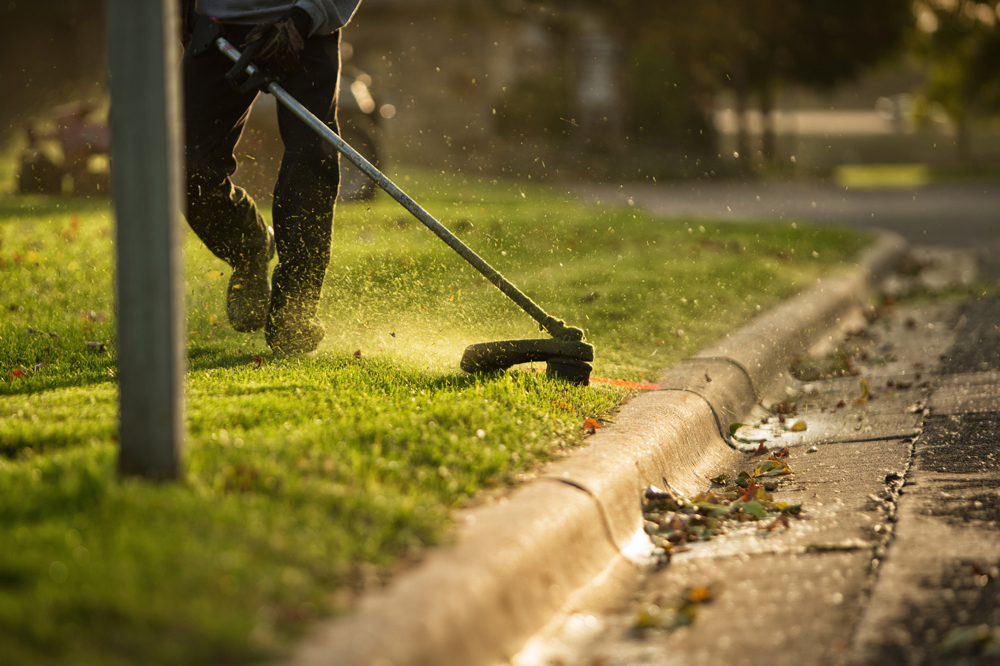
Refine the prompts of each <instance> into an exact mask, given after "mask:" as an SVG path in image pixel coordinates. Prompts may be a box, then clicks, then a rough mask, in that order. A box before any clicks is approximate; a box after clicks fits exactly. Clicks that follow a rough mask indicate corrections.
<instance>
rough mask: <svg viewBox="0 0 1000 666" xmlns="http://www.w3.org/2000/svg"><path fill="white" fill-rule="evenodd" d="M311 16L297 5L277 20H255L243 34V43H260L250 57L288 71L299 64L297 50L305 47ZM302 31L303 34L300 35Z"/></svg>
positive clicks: (265, 64) (266, 65) (268, 65)
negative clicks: (256, 21)
mask: <svg viewBox="0 0 1000 666" xmlns="http://www.w3.org/2000/svg"><path fill="white" fill-rule="evenodd" d="M311 23H312V19H311V18H310V16H309V14H308V13H307V12H306V11H305V10H304V9H301V8H300V7H293V8H292V10H291V11H290V12H288V14H287V15H286V16H284V17H282V18H280V19H278V20H277V21H264V22H263V23H258V24H257V25H255V26H254V27H253V29H252V30H250V32H249V33H247V38H246V41H244V43H243V46H244V47H247V46H249V45H250V44H253V43H254V42H261V46H260V47H259V50H258V51H257V55H256V56H255V57H254V60H257V61H258V62H259V63H260V64H262V65H264V66H265V67H272V68H275V69H278V70H281V71H283V72H290V71H292V70H293V69H295V66H296V65H298V64H299V52H300V51H302V49H303V47H305V37H308V34H309V28H310V27H311ZM303 33H305V34H304V35H303Z"/></svg>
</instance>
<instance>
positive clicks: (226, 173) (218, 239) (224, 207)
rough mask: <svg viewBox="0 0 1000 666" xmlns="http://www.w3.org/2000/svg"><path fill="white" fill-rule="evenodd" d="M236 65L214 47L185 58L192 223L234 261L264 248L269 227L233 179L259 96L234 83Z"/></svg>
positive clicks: (230, 32)
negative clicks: (241, 141) (237, 149)
mask: <svg viewBox="0 0 1000 666" xmlns="http://www.w3.org/2000/svg"><path fill="white" fill-rule="evenodd" d="M247 30H249V28H248V27H246V26H233V27H229V28H227V32H226V36H227V37H228V38H229V39H230V40H231V41H233V42H234V43H241V42H242V41H243V39H242V38H243V33H245V32H246V31H247ZM237 33H239V34H237ZM231 66H232V63H231V62H230V61H229V59H228V58H227V57H226V56H224V55H223V54H222V53H220V52H219V51H217V50H216V49H214V48H213V49H211V50H209V51H208V52H206V53H204V54H202V55H199V56H197V57H192V56H190V55H187V54H185V56H184V59H183V71H184V117H185V121H186V127H185V149H186V151H185V152H186V159H187V200H188V206H187V219H188V224H190V225H191V229H192V230H194V232H195V233H196V234H197V235H198V237H199V238H201V240H202V241H203V242H204V243H205V245H206V246H208V249H210V250H211V251H212V252H213V253H214V254H215V255H216V256H217V257H219V258H220V259H222V260H223V261H226V262H227V263H229V264H230V265H233V264H239V263H240V262H242V261H247V260H249V259H251V258H253V257H255V256H257V255H259V254H260V251H261V249H262V248H263V247H265V246H266V243H267V227H266V225H265V224H264V220H263V219H262V218H261V216H260V212H259V211H258V210H257V206H256V205H255V204H254V202H253V199H251V198H250V196H249V195H248V194H247V193H246V192H245V191H244V190H243V189H242V188H239V187H236V186H235V185H233V182H232V180H230V176H231V175H232V174H233V173H235V171H236V157H235V156H234V155H233V150H234V149H235V147H236V144H237V142H238V141H239V139H240V135H241V134H242V133H243V126H244V124H245V123H246V119H247V116H248V115H249V113H250V105H251V104H253V100H254V98H255V97H256V93H255V92H251V93H248V94H243V95H241V94H240V93H239V92H237V91H236V90H234V89H233V88H232V87H231V86H230V85H229V83H228V82H227V81H226V76H225V75H226V72H227V71H229V68H230V67H231Z"/></svg>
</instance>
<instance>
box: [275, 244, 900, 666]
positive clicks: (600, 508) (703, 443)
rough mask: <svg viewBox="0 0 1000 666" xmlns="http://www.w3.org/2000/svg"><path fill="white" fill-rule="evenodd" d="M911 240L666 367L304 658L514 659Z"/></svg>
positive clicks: (609, 565) (450, 662) (691, 485)
mask: <svg viewBox="0 0 1000 666" xmlns="http://www.w3.org/2000/svg"><path fill="white" fill-rule="evenodd" d="M906 247H907V245H906V242H905V241H904V240H903V239H902V237H900V236H898V235H895V234H882V235H881V236H880V237H879V239H878V240H877V242H876V244H875V245H874V246H873V247H872V248H870V249H869V250H868V251H867V252H865V253H864V254H863V255H862V256H861V257H860V260H859V263H858V266H857V268H856V269H855V270H854V271H852V272H851V273H850V275H848V276H846V277H839V278H826V279H823V280H821V281H820V282H819V283H818V284H817V285H816V286H815V287H814V288H812V289H810V290H809V291H807V292H805V293H803V294H800V295H799V296H796V297H794V298H792V299H790V300H788V301H786V302H785V303H783V304H782V305H780V306H779V307H777V308H775V309H774V310H771V311H769V312H767V313H765V314H764V315H762V316H761V317H759V318H757V319H756V320H755V321H753V322H752V323H751V324H749V325H748V326H746V327H744V328H742V329H740V330H739V331H737V332H735V333H733V334H731V335H729V336H727V337H726V338H724V339H722V340H720V341H719V342H717V343H716V344H713V345H712V346H710V347H709V348H707V349H705V350H704V351H702V352H700V353H699V354H697V355H695V356H693V357H691V358H690V359H688V360H686V361H684V362H682V363H681V364H680V365H678V366H676V367H674V368H672V369H670V370H669V371H667V372H666V373H665V374H664V375H663V377H662V378H661V379H660V381H659V384H660V385H661V386H662V387H663V390H660V391H650V392H646V393H643V394H641V395H639V396H637V397H636V398H635V399H633V400H631V401H630V402H629V403H628V404H626V405H625V406H624V407H623V408H622V411H621V413H620V414H619V416H618V418H617V420H616V423H615V426H614V427H613V428H606V429H602V430H600V431H598V434H596V435H594V436H593V437H591V438H590V439H589V441H588V446H587V447H586V448H584V449H582V450H581V451H580V452H579V453H578V454H576V455H574V456H572V457H570V458H567V459H565V460H563V461H560V462H558V463H555V464H553V465H551V466H549V467H548V468H547V470H546V471H547V474H546V475H545V476H544V477H540V478H539V479H538V480H536V481H534V482H532V483H529V484H527V485H525V486H523V487H521V488H519V489H518V490H516V491H515V492H514V493H512V494H511V496H510V497H509V499H507V500H506V501H501V502H499V503H497V504H495V505H492V506H486V507H482V508H480V509H477V510H475V511H473V512H471V513H470V514H469V516H468V519H467V520H466V521H465V524H464V525H462V526H460V528H459V529H458V534H457V539H456V543H455V544H454V545H452V546H449V547H444V548H440V549H437V550H435V551H433V552H432V553H430V555H429V556H428V558H427V560H426V561H425V562H424V563H423V564H421V565H420V566H419V567H418V568H417V569H415V570H414V571H412V572H410V573H408V574H406V575H404V576H402V577H400V578H399V580H397V581H395V582H394V583H393V584H391V585H390V586H389V587H388V588H386V589H385V590H383V591H380V592H377V593H374V594H371V595H369V596H367V597H366V598H365V599H363V600H362V602H361V603H360V604H359V607H358V608H357V609H356V610H355V611H354V612H353V613H352V614H351V615H350V616H348V617H346V618H342V619H338V620H333V621H329V622H324V623H320V625H319V626H318V627H316V629H315V630H314V631H313V632H311V634H310V635H309V636H308V637H307V638H306V639H305V640H304V641H303V642H302V643H301V644H300V645H299V646H298V648H297V649H296V651H295V653H294V655H293V656H292V658H291V659H290V660H289V661H288V662H287V663H290V664H294V665H295V666H314V665H319V664H324V665H326V664H336V665H337V666H362V665H363V666H390V665H391V666H423V665H427V666H431V665H433V666H473V665H476V664H482V665H489V664H496V663H498V662H503V661H505V660H507V659H509V658H511V657H512V656H513V655H515V654H516V653H517V652H518V651H519V650H521V648H522V647H523V646H524V645H525V642H526V641H528V640H529V639H530V638H531V637H532V636H533V635H534V634H535V633H536V632H538V631H539V630H540V629H541V628H542V627H544V626H545V625H546V624H547V623H549V622H550V621H551V620H552V619H553V618H554V617H556V616H557V614H558V613H559V612H560V611H563V610H565V609H566V608H567V607H568V606H571V605H572V604H573V603H574V601H575V600H576V599H578V598H579V597H580V596H581V595H583V594H586V591H587V590H588V586H589V585H590V583H591V582H592V581H594V580H595V579H599V578H601V577H602V576H604V577H607V576H613V575H614V572H615V570H616V568H620V566H621V564H622V562H623V561H628V560H630V559H631V558H632V555H631V554H630V553H632V552H635V547H636V545H638V544H639V543H640V542H644V543H645V545H646V546H647V547H648V540H646V539H645V538H644V537H643V535H642V514H641V500H640V497H641V493H642V490H643V489H644V488H645V487H646V486H647V485H650V484H656V485H662V484H664V483H668V484H670V485H671V486H672V487H674V488H676V489H678V490H680V491H682V492H692V491H696V490H698V489H701V488H704V486H705V482H706V479H707V478H708V477H709V476H711V475H714V474H715V473H718V471H719V470H720V469H724V468H726V467H730V468H731V467H733V466H735V465H737V464H739V462H740V461H741V460H742V459H743V458H744V454H742V453H740V452H738V451H737V450H735V449H734V448H733V447H732V446H730V445H729V443H728V441H727V438H726V434H725V432H726V431H725V428H726V426H727V425H728V424H729V423H731V422H733V421H736V420H738V419H740V418H742V417H744V416H745V415H746V414H748V413H749V411H750V410H751V409H752V408H753V407H754V405H756V404H757V403H758V402H759V401H760V400H761V399H762V397H764V396H767V395H768V394H769V392H770V391H771V390H772V389H773V387H774V386H775V385H776V383H777V382H778V380H780V379H781V375H782V372H783V371H784V369H786V368H787V367H788V366H789V364H790V362H791V361H792V359H794V358H795V357H796V356H800V355H802V354H803V353H805V352H806V351H807V350H808V349H809V348H810V347H811V346H812V345H814V344H816V343H817V342H819V341H820V340H821V339H822V338H823V337H824V336H829V335H831V330H832V329H834V328H835V327H836V326H837V323H838V322H839V321H841V320H844V319H845V318H846V317H847V316H848V315H849V314H850V313H851V311H852V310H856V309H857V308H858V307H859V306H862V305H864V304H865V303H866V302H867V300H868V296H869V286H870V285H872V284H874V283H875V281H876V280H879V279H881V278H883V277H885V275H886V274H887V273H888V271H890V270H891V269H892V268H894V266H896V265H897V264H898V261H899V259H900V258H901V256H902V254H903V253H904V252H905V251H906Z"/></svg>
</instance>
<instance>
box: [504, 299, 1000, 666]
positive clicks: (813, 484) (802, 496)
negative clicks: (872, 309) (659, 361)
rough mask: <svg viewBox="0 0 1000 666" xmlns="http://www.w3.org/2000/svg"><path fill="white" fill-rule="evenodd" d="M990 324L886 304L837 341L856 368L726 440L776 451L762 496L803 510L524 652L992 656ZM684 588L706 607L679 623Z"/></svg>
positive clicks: (998, 460)
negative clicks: (795, 427) (779, 477)
mask: <svg viewBox="0 0 1000 666" xmlns="http://www.w3.org/2000/svg"><path fill="white" fill-rule="evenodd" d="M998 324H1000V300H996V299H993V300H983V301H972V302H968V303H957V302H952V303H941V304H931V305H926V304H925V305H922V306H909V307H897V308H894V309H891V310H889V311H888V312H887V313H886V314H885V315H884V316H883V317H882V318H880V319H878V320H876V321H875V322H874V323H872V324H870V325H869V326H868V327H867V328H866V329H865V331H864V333H863V335H861V336H860V337H854V338H852V339H851V341H850V343H849V346H853V347H855V348H854V349H853V353H854V358H855V361H854V367H855V368H856V369H857V370H858V371H860V374H859V375H857V376H847V377H837V378H833V379H823V380H816V381H809V382H802V381H795V380H790V381H789V385H788V394H789V397H788V400H787V404H786V406H785V407H786V409H785V411H787V410H788V408H789V406H790V405H791V404H794V405H795V407H794V411H795V414H794V415H789V416H787V417H785V423H784V424H782V423H779V422H778V417H777V416H776V415H775V414H774V413H767V412H765V411H764V410H763V409H759V410H758V412H757V413H756V414H755V416H756V421H755V422H754V423H753V424H751V425H753V426H755V427H752V428H751V427H744V428H743V429H741V430H740V431H739V435H740V436H742V437H744V438H748V439H766V440H767V441H766V443H765V445H766V446H768V447H769V448H770V449H771V452H774V451H775V450H779V449H780V448H783V447H788V449H789V452H790V455H789V457H788V459H787V460H788V463H789V465H790V467H791V469H792V470H793V474H792V475H791V477H790V479H789V481H787V482H785V483H784V484H782V486H781V487H780V488H779V490H778V491H777V492H775V493H774V499H775V501H785V502H789V503H794V504H798V503H801V504H802V505H803V511H804V514H805V515H806V516H807V517H808V520H802V521H792V522H791V525H790V527H789V528H788V529H784V528H782V527H780V526H779V527H778V528H777V529H775V530H773V531H770V532H764V531H762V530H761V529H760V528H759V525H760V524H758V523H742V524H737V525H741V526H740V527H738V528H736V529H731V530H730V532H729V533H728V534H725V535H723V536H720V537H717V538H716V539H714V540H712V541H707V542H698V543H693V544H690V550H689V551H688V552H684V553H681V554H678V555H675V556H674V558H673V561H672V562H671V563H670V565H669V566H667V567H666V568H664V569H663V570H661V571H659V572H656V573H650V574H646V575H641V576H638V577H637V578H636V580H635V581H634V583H635V588H634V589H635V592H634V595H633V596H632V598H631V600H630V601H629V602H628V603H626V604H623V606H622V607H621V608H619V610H618V611H617V612H615V613H611V614H606V615H599V614H593V615H587V614H580V615H579V616H578V617H576V618H572V619H571V620H572V621H570V622H567V623H566V626H565V630H564V631H563V633H562V634H561V635H560V634H556V635H555V637H554V638H550V640H549V642H548V644H547V647H546V649H545V650H538V649H537V646H536V652H537V653H539V654H542V653H544V654H546V657H545V658H544V659H541V660H536V662H535V663H549V664H557V663H558V664H562V665H564V666H573V665H581V666H584V665H585V666H619V665H621V666H624V665H626V664H627V665H630V666H631V665H636V664H655V665H663V666H666V665H673V664H678V665H680V664H748V665H755V664H761V665H764V664H767V665H780V664H789V665H792V664H810V665H811V664H864V665H865V666H869V665H872V666H874V665H875V664H986V663H991V664H993V663H1000V581H998V578H1000V569H998V568H1000V530H998V529H997V528H998V526H1000V494H998V492H1000V446H998V443H1000V372H997V370H1000V355H998V353H997V348H998V347H997V345H996V344H995V342H996V338H997V336H998V335H1000V333H998V331H1000V329H998V328H997V327H996V326H997V325H998ZM861 378H864V379H865V380H866V381H867V383H868V385H869V386H870V389H871V392H870V393H869V394H868V395H867V397H866V398H865V399H864V400H863V401H862V400H861V396H862V389H861ZM799 420H802V421H804V422H805V423H806V426H807V428H806V430H805V431H802V432H792V431H790V430H789V426H790V425H792V423H794V422H795V421H799ZM765 421H766V422H765ZM766 457H767V456H766V455H764V456H760V457H758V458H757V460H763V459H766ZM719 471H722V470H719ZM730 471H731V472H735V471H737V470H730ZM708 485H709V484H708V483H707V482H706V484H705V486H706V488H707V487H708ZM692 590H695V591H696V592H697V594H703V595H704V594H708V595H709V596H710V597H711V600H708V601H705V602H703V603H699V604H697V605H696V607H695V609H694V615H695V617H694V621H693V622H692V623H690V624H689V625H687V626H681V625H682V624H683V622H678V621H677V620H678V618H680V619H682V620H684V621H685V622H686V621H687V620H686V617H682V616H679V615H677V613H676V609H677V608H680V607H682V606H683V599H684V598H691V595H692ZM688 610H690V605H689V606H688ZM650 617H653V618H660V619H659V620H658V621H657V622H654V623H653V625H654V626H653V627H652V628H642V627H640V626H638V625H641V624H643V623H645V624H649V623H650V622H649V618H650ZM515 663H518V661H517V659H515ZM521 663H529V661H528V660H524V661H522V662H521Z"/></svg>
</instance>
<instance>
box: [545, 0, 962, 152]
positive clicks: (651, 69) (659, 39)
mask: <svg viewBox="0 0 1000 666" xmlns="http://www.w3.org/2000/svg"><path fill="white" fill-rule="evenodd" d="M942 1H943V0H942ZM954 1H956V2H957V1H958V0H954ZM547 4H548V5H549V6H552V5H553V3H552V2H549V3H547ZM555 5H556V6H559V7H561V9H562V10H563V11H572V10H573V9H577V10H578V9H579V8H581V7H585V8H586V9H587V10H588V11H591V12H595V13H598V14H600V15H602V16H603V19H604V21H605V23H606V24H607V25H608V26H609V29H611V30H613V31H616V32H617V33H618V35H619V37H620V39H621V40H622V41H623V43H624V44H625V45H626V48H627V49H628V52H629V54H630V57H629V58H628V60H627V62H626V71H627V73H628V76H627V77H626V78H627V80H628V81H629V82H630V83H631V85H630V95H629V102H630V104H631V105H632V107H633V108H632V109H631V113H630V117H631V118H632V123H633V125H637V126H640V127H643V128H644V130H645V132H647V133H649V132H650V131H651V130H652V128H653V127H654V126H655V125H656V122H655V119H654V118H653V116H654V115H655V111H656V110H657V109H658V110H659V111H660V118H661V125H662V126H663V132H664V136H674V135H675V134H676V131H677V130H676V128H671V127H670V126H671V125H673V124H675V123H679V127H680V128H681V130H682V131H685V130H687V129H694V130H696V131H702V130H704V129H705V128H707V127H711V122H710V114H711V111H712V99H713V97H714V95H715V94H716V93H717V92H718V91H719V90H721V89H725V88H728V89H731V90H732V91H733V92H734V93H735V95H736V100H737V115H738V117H739V123H740V130H739V136H738V143H737V146H738V147H737V150H738V152H739V154H740V157H741V158H742V159H743V160H744V166H745V167H749V159H750V147H749V137H748V131H747V124H746V111H747V109H748V107H749V103H750V99H751V97H756V98H757V101H758V103H759V105H760V110H761V112H762V115H763V117H764V137H763V139H764V140H763V150H762V152H763V153H764V156H765V158H767V159H770V158H771V157H772V156H773V154H774V130H773V125H772V122H771V118H772V109H773V106H774V99H775V94H776V92H777V91H778V89H779V88H780V87H781V86H782V85H785V84H790V83H794V84H800V85H804V86H808V87H811V88H817V87H818V88H823V87H830V86H833V85H835V84H837V83H839V82H841V81H844V80H849V79H852V78H855V77H857V76H858V75H859V74H860V73H861V72H862V71H863V70H864V68H865V67H867V66H870V65H872V64H873V63H875V62H876V61H878V60H879V59H880V58H882V57H884V56H886V55H888V54H890V53H892V52H893V51H894V50H895V49H897V47H898V45H899V43H900V40H901V37H902V36H903V35H904V33H905V31H906V28H907V26H908V25H910V24H911V22H912V10H911V0H878V2H872V1H871V0H700V1H699V2H690V1H682V0H659V1H658V2H647V1H645V0H600V1H597V0H587V1H583V2H581V1H580V0H575V1H573V0H564V1H563V2H562V3H561V4H560V3H558V2H556V3H555ZM675 84H676V88H675V87H674V85H675ZM681 96H683V97H684V98H685V99H684V100H683V101H682V100H681V99H680V98H681ZM685 106H686V108H684V107H685ZM632 129H633V131H634V130H635V129H637V127H633V128H632Z"/></svg>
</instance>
